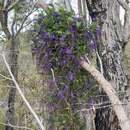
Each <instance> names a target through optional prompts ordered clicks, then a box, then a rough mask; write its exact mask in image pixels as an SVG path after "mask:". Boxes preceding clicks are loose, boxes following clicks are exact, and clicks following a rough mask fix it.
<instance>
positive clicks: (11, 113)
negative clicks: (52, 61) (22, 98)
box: [5, 38, 19, 130]
mask: <svg viewBox="0 0 130 130" xmlns="http://www.w3.org/2000/svg"><path fill="white" fill-rule="evenodd" d="M18 42H19V40H18V39H17V38H16V39H13V38H10V39H9V40H8V46H7V48H6V53H7V59H8V63H9V65H10V68H11V71H12V73H13V75H14V77H15V79H16V80H17V79H18V53H19V52H18ZM9 85H10V90H9V96H8V110H7V112H6V124H11V125H15V107H14V103H15V96H16V88H15V85H14V83H13V82H12V81H10V82H9ZM5 129H6V130H13V129H14V128H13V127H11V126H8V125H7V126H6V128H5Z"/></svg>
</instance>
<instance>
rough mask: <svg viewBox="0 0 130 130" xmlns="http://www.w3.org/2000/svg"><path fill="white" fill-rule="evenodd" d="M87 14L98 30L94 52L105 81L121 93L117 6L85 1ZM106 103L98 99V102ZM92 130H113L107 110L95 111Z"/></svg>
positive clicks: (114, 119) (113, 120) (112, 118)
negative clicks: (96, 46) (94, 126)
mask: <svg viewBox="0 0 130 130" xmlns="http://www.w3.org/2000/svg"><path fill="white" fill-rule="evenodd" d="M86 2H87V6H88V10H89V14H90V16H91V18H92V20H93V21H95V22H97V23H98V26H99V27H100V28H101V36H100V38H99V37H98V38H97V45H98V52H99V55H100V57H101V60H102V63H103V70H104V76H105V78H106V79H107V80H108V81H109V82H110V83H111V84H112V85H113V87H114V86H115V90H117V91H122V92H124V91H125V90H126V87H127V78H126V75H125V73H124V70H123V67H122V54H123V50H122V46H123V44H124V42H123V27H122V25H121V21H120V19H119V15H120V14H119V13H120V5H119V3H118V1H115V0H86ZM106 100H108V99H107V98H106V99H105V98H101V100H100V101H101V102H103V101H106ZM95 123H96V130H115V129H117V128H119V126H118V120H117V117H116V116H115V114H113V111H112V110H111V108H104V109H99V110H97V112H96V118H95Z"/></svg>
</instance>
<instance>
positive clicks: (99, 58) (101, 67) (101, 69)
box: [96, 50, 104, 75]
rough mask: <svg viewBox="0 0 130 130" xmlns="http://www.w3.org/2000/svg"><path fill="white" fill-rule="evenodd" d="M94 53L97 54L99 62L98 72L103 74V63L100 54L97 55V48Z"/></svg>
mask: <svg viewBox="0 0 130 130" xmlns="http://www.w3.org/2000/svg"><path fill="white" fill-rule="evenodd" d="M96 55H97V58H98V60H99V64H100V72H101V74H102V75H103V74H104V72H103V64H102V60H101V57H100V55H99V53H98V51H97V50H96Z"/></svg>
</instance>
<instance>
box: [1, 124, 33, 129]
mask: <svg viewBox="0 0 130 130" xmlns="http://www.w3.org/2000/svg"><path fill="white" fill-rule="evenodd" d="M0 125H4V126H11V127H13V128H18V129H26V130H34V129H31V128H29V127H25V126H16V125H11V124H6V123H0Z"/></svg>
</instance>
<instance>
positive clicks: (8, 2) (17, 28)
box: [0, 0, 34, 130]
mask: <svg viewBox="0 0 130 130" xmlns="http://www.w3.org/2000/svg"><path fill="white" fill-rule="evenodd" d="M33 11H34V1H33V0H23V1H21V0H1V1H0V24H1V28H2V31H3V32H4V34H5V37H6V42H5V43H6V44H5V48H6V49H5V52H6V54H7V59H8V63H9V64H10V68H11V71H12V73H13V75H14V77H15V79H16V80H17V79H18V54H19V49H18V46H19V38H18V37H19V34H20V32H21V31H22V29H23V28H25V27H26V26H28V25H29V24H30V22H29V21H28V17H29V16H30V14H31V13H32V12H33ZM9 85H10V86H11V87H10V90H9V96H8V110H7V113H6V124H11V125H14V123H15V108H14V103H15V95H16V88H15V87H13V86H14V84H13V83H12V82H11V81H10V82H9ZM11 125H9V126H8V125H7V126H6V130H13V127H11Z"/></svg>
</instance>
